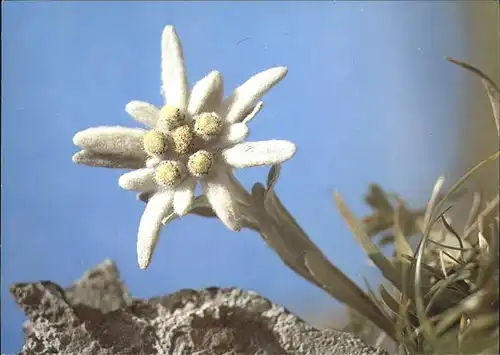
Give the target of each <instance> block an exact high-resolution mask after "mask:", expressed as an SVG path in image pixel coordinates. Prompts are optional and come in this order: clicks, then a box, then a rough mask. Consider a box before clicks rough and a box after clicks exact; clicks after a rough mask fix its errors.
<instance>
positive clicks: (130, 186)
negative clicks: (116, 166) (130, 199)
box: [118, 168, 157, 192]
mask: <svg viewBox="0 0 500 355" xmlns="http://www.w3.org/2000/svg"><path fill="white" fill-rule="evenodd" d="M154 177H155V169H153V168H143V169H137V170H134V171H131V172H128V173H125V174H123V175H122V176H120V178H119V179H118V185H120V187H121V188H122V189H125V190H131V191H137V192H147V191H153V190H155V189H156V186H157V185H156V182H155V179H154Z"/></svg>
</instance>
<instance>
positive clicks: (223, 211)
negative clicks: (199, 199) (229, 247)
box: [201, 171, 242, 231]
mask: <svg viewBox="0 0 500 355" xmlns="http://www.w3.org/2000/svg"><path fill="white" fill-rule="evenodd" d="M201 187H202V189H203V193H204V194H205V196H206V197H207V199H208V202H209V203H210V205H211V206H212V209H213V210H214V212H215V214H216V215H217V217H219V219H220V220H221V221H222V223H224V224H225V225H226V227H228V228H229V229H231V230H232V231H239V230H240V229H241V223H242V221H241V219H240V217H239V211H238V205H237V202H236V201H235V200H234V199H233V193H232V190H231V181H230V179H229V177H228V173H226V172H222V171H219V172H214V173H213V174H212V175H210V176H208V177H207V178H205V179H204V180H202V181H201Z"/></svg>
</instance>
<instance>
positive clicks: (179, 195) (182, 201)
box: [174, 179, 196, 216]
mask: <svg viewBox="0 0 500 355" xmlns="http://www.w3.org/2000/svg"><path fill="white" fill-rule="evenodd" d="M195 188H196V179H186V180H185V181H184V182H183V183H182V184H181V185H180V186H178V187H177V188H176V189H175V194H174V211H175V213H176V214H177V215H179V216H184V215H185V214H186V213H188V212H189V209H190V208H191V206H192V204H193V201H194V192H195Z"/></svg>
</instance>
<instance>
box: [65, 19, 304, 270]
mask: <svg viewBox="0 0 500 355" xmlns="http://www.w3.org/2000/svg"><path fill="white" fill-rule="evenodd" d="M161 49H162V62H161V64H162V65H161V67H162V75H161V79H162V94H163V96H164V99H165V106H163V107H162V108H161V109H158V108H157V107H155V106H154V105H152V104H150V103H147V102H142V101H132V102H130V103H129V104H128V105H127V106H126V111H127V112H128V113H129V114H130V115H131V116H132V117H133V118H135V119H136V120H137V121H139V122H141V123H143V124H145V125H146V126H148V127H149V128H152V130H150V131H146V130H142V129H131V128H125V127H98V128H90V129H87V130H85V131H82V132H79V133H77V134H76V135H75V137H74V139H73V141H74V143H75V144H76V145H78V146H80V147H81V148H83V150H82V151H81V152H79V153H77V154H75V156H74V158H73V159H74V161H76V162H78V163H83V164H87V165H93V166H108V167H117V168H130V169H137V170H133V171H131V172H128V173H125V174H124V175H122V176H121V177H120V179H119V184H120V186H121V187H123V188H124V189H127V190H132V191H137V192H140V193H148V195H150V198H149V200H148V202H147V205H146V208H145V210H144V213H143V215H142V218H141V222H140V225H139V231H138V242H137V253H138V263H139V266H140V267H141V268H143V269H144V268H146V267H147V266H148V265H149V263H150V261H151V257H152V254H153V251H154V248H155V245H156V243H157V239H158V235H159V232H160V230H161V227H162V223H161V221H162V219H163V218H164V217H165V215H166V214H167V212H168V211H169V210H170V209H171V208H172V206H173V208H174V210H175V212H176V213H177V214H178V215H181V216H182V215H184V214H186V213H187V212H189V210H190V208H191V206H192V203H193V200H194V197H195V187H196V184H197V182H200V184H201V187H202V190H203V193H204V194H205V196H206V198H207V200H208V201H209V203H210V205H211V206H212V208H213V210H214V212H215V213H216V214H217V216H218V217H219V218H220V220H221V221H222V222H223V223H224V224H225V225H226V226H227V227H228V228H230V229H231V230H235V231H236V230H239V229H240V228H241V221H240V215H239V212H238V210H237V206H238V205H237V203H236V200H235V195H236V194H237V189H235V188H234V182H233V181H232V179H233V177H232V175H231V174H232V170H233V169H234V168H244V167H252V166H262V165H270V164H279V163H282V162H284V161H286V160H288V159H290V158H291V157H292V156H293V155H294V153H295V150H296V147H295V145H294V144H293V143H290V142H288V141H278V140H271V141H262V142H243V141H244V140H245V138H246V137H247V136H248V133H249V132H248V127H247V125H246V122H247V121H248V120H249V119H250V118H251V117H253V115H255V114H256V113H257V111H258V110H259V109H260V106H261V105H260V104H259V103H258V100H259V99H260V98H261V97H262V96H263V95H264V94H265V93H266V92H267V91H268V90H269V89H271V88H272V87H273V86H274V85H275V84H276V83H278V82H279V81H280V80H281V79H283V77H284V76H285V75H286V73H287V69H286V68H284V67H276V68H272V69H269V70H266V71H264V72H261V73H258V74H256V75H254V76H253V77H251V78H250V79H249V80H248V81H246V82H245V83H244V84H242V85H241V86H240V87H238V88H237V89H236V90H234V92H233V93H232V95H231V96H229V97H228V98H227V99H225V100H222V99H223V80H222V76H221V75H220V73H219V72H217V71H212V72H211V73H209V74H208V75H207V76H206V77H204V78H203V79H201V80H200V81H198V82H197V83H196V84H195V85H194V87H193V88H192V90H191V92H190V91H189V89H188V84H187V77H186V69H185V64H184V58H183V54H182V47H181V44H180V42H179V38H178V37H177V34H176V32H175V30H174V29H173V27H172V26H167V27H165V29H164V31H163V34H162V46H161ZM252 109H253V112H252ZM249 113H250V114H249Z"/></svg>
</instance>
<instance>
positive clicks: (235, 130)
mask: <svg viewBox="0 0 500 355" xmlns="http://www.w3.org/2000/svg"><path fill="white" fill-rule="evenodd" d="M249 133H250V130H249V129H248V126H247V125H246V124H244V123H234V124H232V125H229V126H227V127H226V129H225V132H224V134H223V135H222V136H221V139H220V142H218V144H217V147H228V146H233V145H235V144H238V143H241V142H243V141H244V140H245V139H246V138H247V137H248V135H249Z"/></svg>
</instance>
